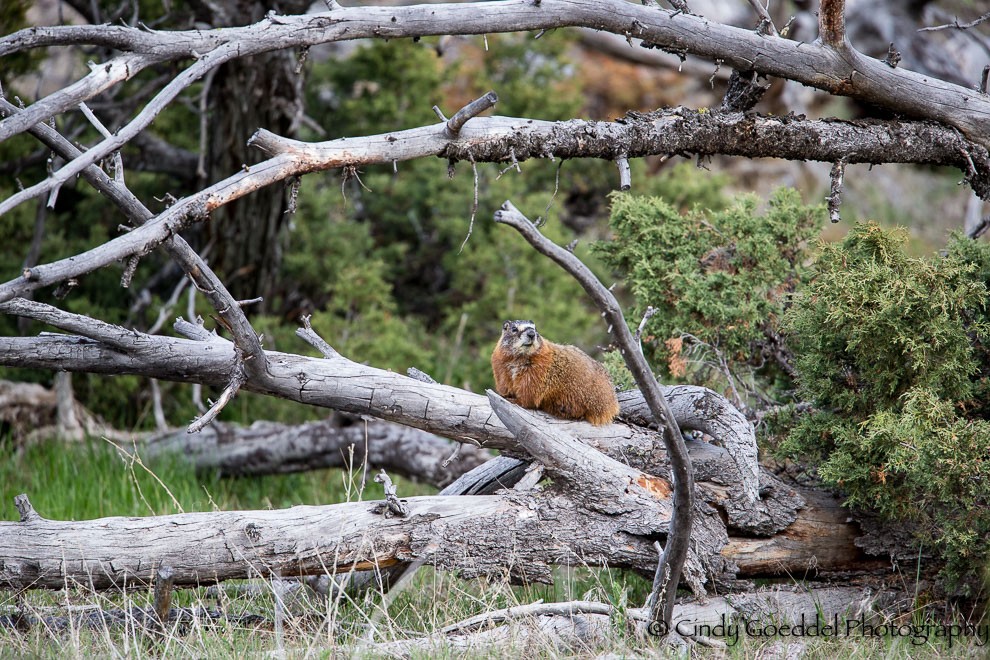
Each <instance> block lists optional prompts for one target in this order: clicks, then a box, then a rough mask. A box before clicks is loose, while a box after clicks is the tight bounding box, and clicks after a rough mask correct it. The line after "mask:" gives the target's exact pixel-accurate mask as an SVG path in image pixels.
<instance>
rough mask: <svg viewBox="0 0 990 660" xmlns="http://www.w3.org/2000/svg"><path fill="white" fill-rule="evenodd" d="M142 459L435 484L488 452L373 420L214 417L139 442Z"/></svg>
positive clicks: (243, 471) (238, 471)
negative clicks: (201, 425)
mask: <svg viewBox="0 0 990 660" xmlns="http://www.w3.org/2000/svg"><path fill="white" fill-rule="evenodd" d="M139 451H140V453H141V454H142V456H144V457H146V458H148V457H154V456H158V455H161V454H166V453H176V454H181V455H182V456H184V457H185V458H186V459H187V460H189V461H190V462H191V463H192V464H193V465H194V466H195V468H196V469H197V470H206V471H214V470H215V471H217V472H219V473H220V474H221V475H222V476H245V475H262V474H285V473H289V472H303V471H306V470H316V469H320V468H328V467H354V466H358V467H360V466H361V465H363V464H367V466H368V468H369V470H377V469H380V468H382V469H385V470H387V471H388V472H389V473H392V474H401V475H402V476H404V477H409V478H411V479H414V480H417V481H422V482H425V483H428V484H431V485H434V486H436V487H437V488H443V487H444V486H447V485H448V484H450V483H452V482H453V481H454V480H455V479H457V478H458V477H459V476H461V475H462V474H464V473H466V472H469V471H471V470H473V469H474V468H476V467H478V466H479V465H481V464H482V463H484V462H485V461H487V460H489V459H490V458H491V457H492V454H491V453H490V452H489V451H487V450H485V449H482V448H480V447H478V446H476V445H472V444H458V443H456V442H452V441H450V440H447V439H445V438H441V437H439V436H436V435H434V434H432V433H427V432H425V431H420V430H418V429H413V428H409V427H408V426H401V425H399V424H391V423H388V422H383V421H381V420H376V419H361V418H357V417H354V416H351V415H343V414H338V415H335V416H334V417H333V418H331V419H324V420H320V421H317V422H308V423H306V424H279V423H276V422H265V421H259V422H255V423H253V424H251V425H250V426H241V425H239V424H228V423H225V422H214V423H213V424H211V425H210V426H208V427H206V428H205V429H203V430H202V431H201V432H200V433H197V434H190V433H187V432H186V430H185V429H181V430H177V431H172V432H169V433H164V434H160V435H156V436H154V437H152V438H149V439H148V440H147V441H145V442H143V443H141V445H140V446H139Z"/></svg>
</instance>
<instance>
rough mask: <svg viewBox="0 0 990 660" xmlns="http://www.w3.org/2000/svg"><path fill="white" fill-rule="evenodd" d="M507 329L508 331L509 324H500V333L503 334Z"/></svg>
mask: <svg viewBox="0 0 990 660" xmlns="http://www.w3.org/2000/svg"><path fill="white" fill-rule="evenodd" d="M508 329H509V322H508V321H506V322H505V323H503V324H502V332H505V331H506V330H508Z"/></svg>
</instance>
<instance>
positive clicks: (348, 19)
mask: <svg viewBox="0 0 990 660" xmlns="http://www.w3.org/2000/svg"><path fill="white" fill-rule="evenodd" d="M842 8H843V3H840V2H825V3H823V8H822V12H821V14H822V15H823V17H824V18H823V19H822V21H821V26H820V27H821V29H822V39H821V40H820V41H819V42H815V43H800V42H794V41H789V40H787V39H783V38H780V37H778V36H774V35H766V34H757V33H756V32H753V31H751V30H746V29H742V28H736V27H731V26H728V25H722V24H720V23H718V22H715V21H711V20H708V19H706V18H704V17H703V16H696V15H692V14H688V13H684V12H679V11H669V10H666V9H657V8H655V7H647V6H642V5H637V4H634V3H630V2H624V1H623V0H545V1H541V2H540V3H538V4H537V3H533V2H532V0H505V1H503V2H477V3H463V4H430V5H414V6H408V7H351V8H338V9H335V10H334V11H330V12H324V13H317V14H307V15H303V16H276V15H270V16H268V17H266V18H265V19H264V20H262V21H260V22H258V23H256V24H254V25H250V26H246V27H241V28H226V29H218V30H208V31H206V30H204V31H199V30H196V31H185V32H168V31H157V30H153V31H149V30H141V29H138V28H130V27H125V26H59V27H38V28H28V29H25V30H21V31H19V32H15V33H13V34H11V35H8V36H6V37H3V38H2V39H0V56H2V55H6V54H9V53H14V52H19V51H23V50H28V49H32V48H40V47H46V46H55V45H97V46H105V47H110V48H113V49H116V50H120V51H124V53H123V54H122V55H121V56H119V57H117V58H115V59H114V60H111V61H110V62H107V63H104V64H102V65H98V66H94V67H93V71H92V73H91V74H90V75H89V76H87V77H86V78H83V79H82V80H81V81H80V82H79V83H77V84H76V85H74V86H73V88H72V89H70V90H62V91H60V92H55V93H54V94H52V95H51V96H49V97H47V98H46V99H45V100H44V101H40V102H38V103H36V104H34V106H31V107H30V108H29V110H30V113H29V114H28V115H27V116H25V117H23V118H21V119H18V120H16V121H13V122H7V121H5V122H0V141H2V140H5V139H7V138H8V137H10V136H11V135H14V134H16V133H18V132H23V131H25V130H27V129H28V128H30V127H31V126H33V125H34V124H37V123H40V122H44V121H46V120H47V119H49V118H50V117H51V116H53V115H54V114H57V113H60V112H64V111H66V110H68V109H69V108H73V107H75V106H76V105H78V104H79V103H80V102H83V101H85V100H87V99H88V98H91V97H92V96H94V95H95V94H97V93H99V92H100V91H102V90H105V89H107V88H109V87H110V86H112V85H114V84H117V83H119V82H121V81H122V80H124V79H126V78H129V77H131V76H133V75H135V74H136V73H137V72H138V71H140V70H141V69H142V68H144V67H146V66H149V65H150V64H152V63H156V62H162V61H168V60H174V61H177V60H188V59H190V58H196V60H197V61H196V63H195V64H193V65H192V67H191V68H193V67H197V65H199V64H200V62H203V61H204V60H205V61H207V62H209V61H210V60H211V59H216V60H217V61H216V62H210V66H217V65H219V63H220V62H219V60H220V59H221V55H220V54H221V53H222V54H224V55H225V54H226V52H229V51H230V50H236V51H237V52H238V54H239V55H240V56H247V55H252V54H256V53H260V52H266V51H271V50H278V49H283V48H300V47H306V46H313V45H316V44H321V43H328V42H333V41H340V40H346V39H362V38H384V39H395V38H401V37H423V36H430V35H441V34H491V33H496V32H519V31H537V30H546V29H553V28H561V27H567V26H581V27H590V28H593V29H596V30H603V31H607V32H612V33H614V34H619V35H623V36H628V37H631V38H638V39H642V40H643V41H644V42H646V43H647V44H648V45H652V46H655V47H658V48H663V49H667V50H671V51H676V52H683V53H689V54H692V55H698V56H701V57H704V58H707V59H710V60H716V59H720V60H722V61H723V62H725V63H726V65H727V66H730V67H732V68H734V69H740V70H743V71H749V70H755V71H757V72H758V73H760V74H763V75H770V76H775V77H779V78H786V79H789V80H795V81H797V82H801V83H803V84H806V85H810V86H813V87H817V88H819V89H823V90H825V91H828V92H830V93H833V94H839V95H844V96H851V97H853V98H856V99H859V100H862V101H866V102H869V103H872V104H874V105H878V106H880V107H884V108H887V109H889V110H892V111H894V112H899V113H902V114H905V115H912V116H918V117H923V118H927V119H934V120H937V121H942V122H945V123H947V124H949V125H952V126H955V127H956V128H958V129H960V130H961V131H963V132H964V133H966V134H968V135H970V136H972V137H973V139H983V140H985V139H986V136H987V135H990V130H988V129H990V99H986V98H980V95H979V94H977V93H976V91H975V90H973V89H967V88H965V87H961V86H958V85H954V84H951V83H946V82H943V81H940V80H933V79H931V78H929V77H925V76H922V75H920V74H917V73H914V72H911V71H907V70H905V69H903V68H897V69H891V68H890V67H888V66H886V65H885V64H883V63H882V62H881V61H879V60H875V59H873V58H870V57H866V56H864V55H862V54H860V53H857V52H856V51H855V50H854V49H852V48H851V47H848V48H838V46H839V45H840V44H841V39H843V38H844V30H842V29H841V14H842ZM199 68H200V69H201V70H202V71H201V72H199V75H203V74H204V73H205V72H206V70H207V66H205V65H200V66H199ZM194 79H195V78H194ZM190 82H191V81H190ZM35 106H40V107H38V108H35ZM108 153H109V152H108ZM101 157H102V156H101ZM94 162H95V161H94Z"/></svg>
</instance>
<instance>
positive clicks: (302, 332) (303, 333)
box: [296, 314, 340, 359]
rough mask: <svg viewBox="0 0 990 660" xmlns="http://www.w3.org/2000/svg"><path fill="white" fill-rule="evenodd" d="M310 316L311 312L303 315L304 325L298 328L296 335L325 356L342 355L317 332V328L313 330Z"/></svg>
mask: <svg viewBox="0 0 990 660" xmlns="http://www.w3.org/2000/svg"><path fill="white" fill-rule="evenodd" d="M310 318H312V317H311V316H310V315H309V314H307V315H305V316H303V317H302V324H303V327H301V328H297V329H296V336H297V337H299V338H300V339H302V340H303V341H304V342H306V343H307V344H309V345H310V346H312V347H313V348H315V349H316V350H318V351H319V352H320V353H322V354H323V357H325V358H328V359H329V358H335V357H340V353H338V352H337V351H335V350H334V348H333V346H331V345H330V344H328V343H327V341H326V340H325V339H324V338H323V337H321V336H320V335H319V334H317V332H316V330H313V326H312V325H310V323H309V319H310Z"/></svg>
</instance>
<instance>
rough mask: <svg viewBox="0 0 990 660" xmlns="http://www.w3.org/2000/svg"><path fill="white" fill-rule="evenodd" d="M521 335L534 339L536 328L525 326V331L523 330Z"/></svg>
mask: <svg viewBox="0 0 990 660" xmlns="http://www.w3.org/2000/svg"><path fill="white" fill-rule="evenodd" d="M523 335H524V336H525V337H526V339H536V329H535V328H526V330H525V332H523Z"/></svg>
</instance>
